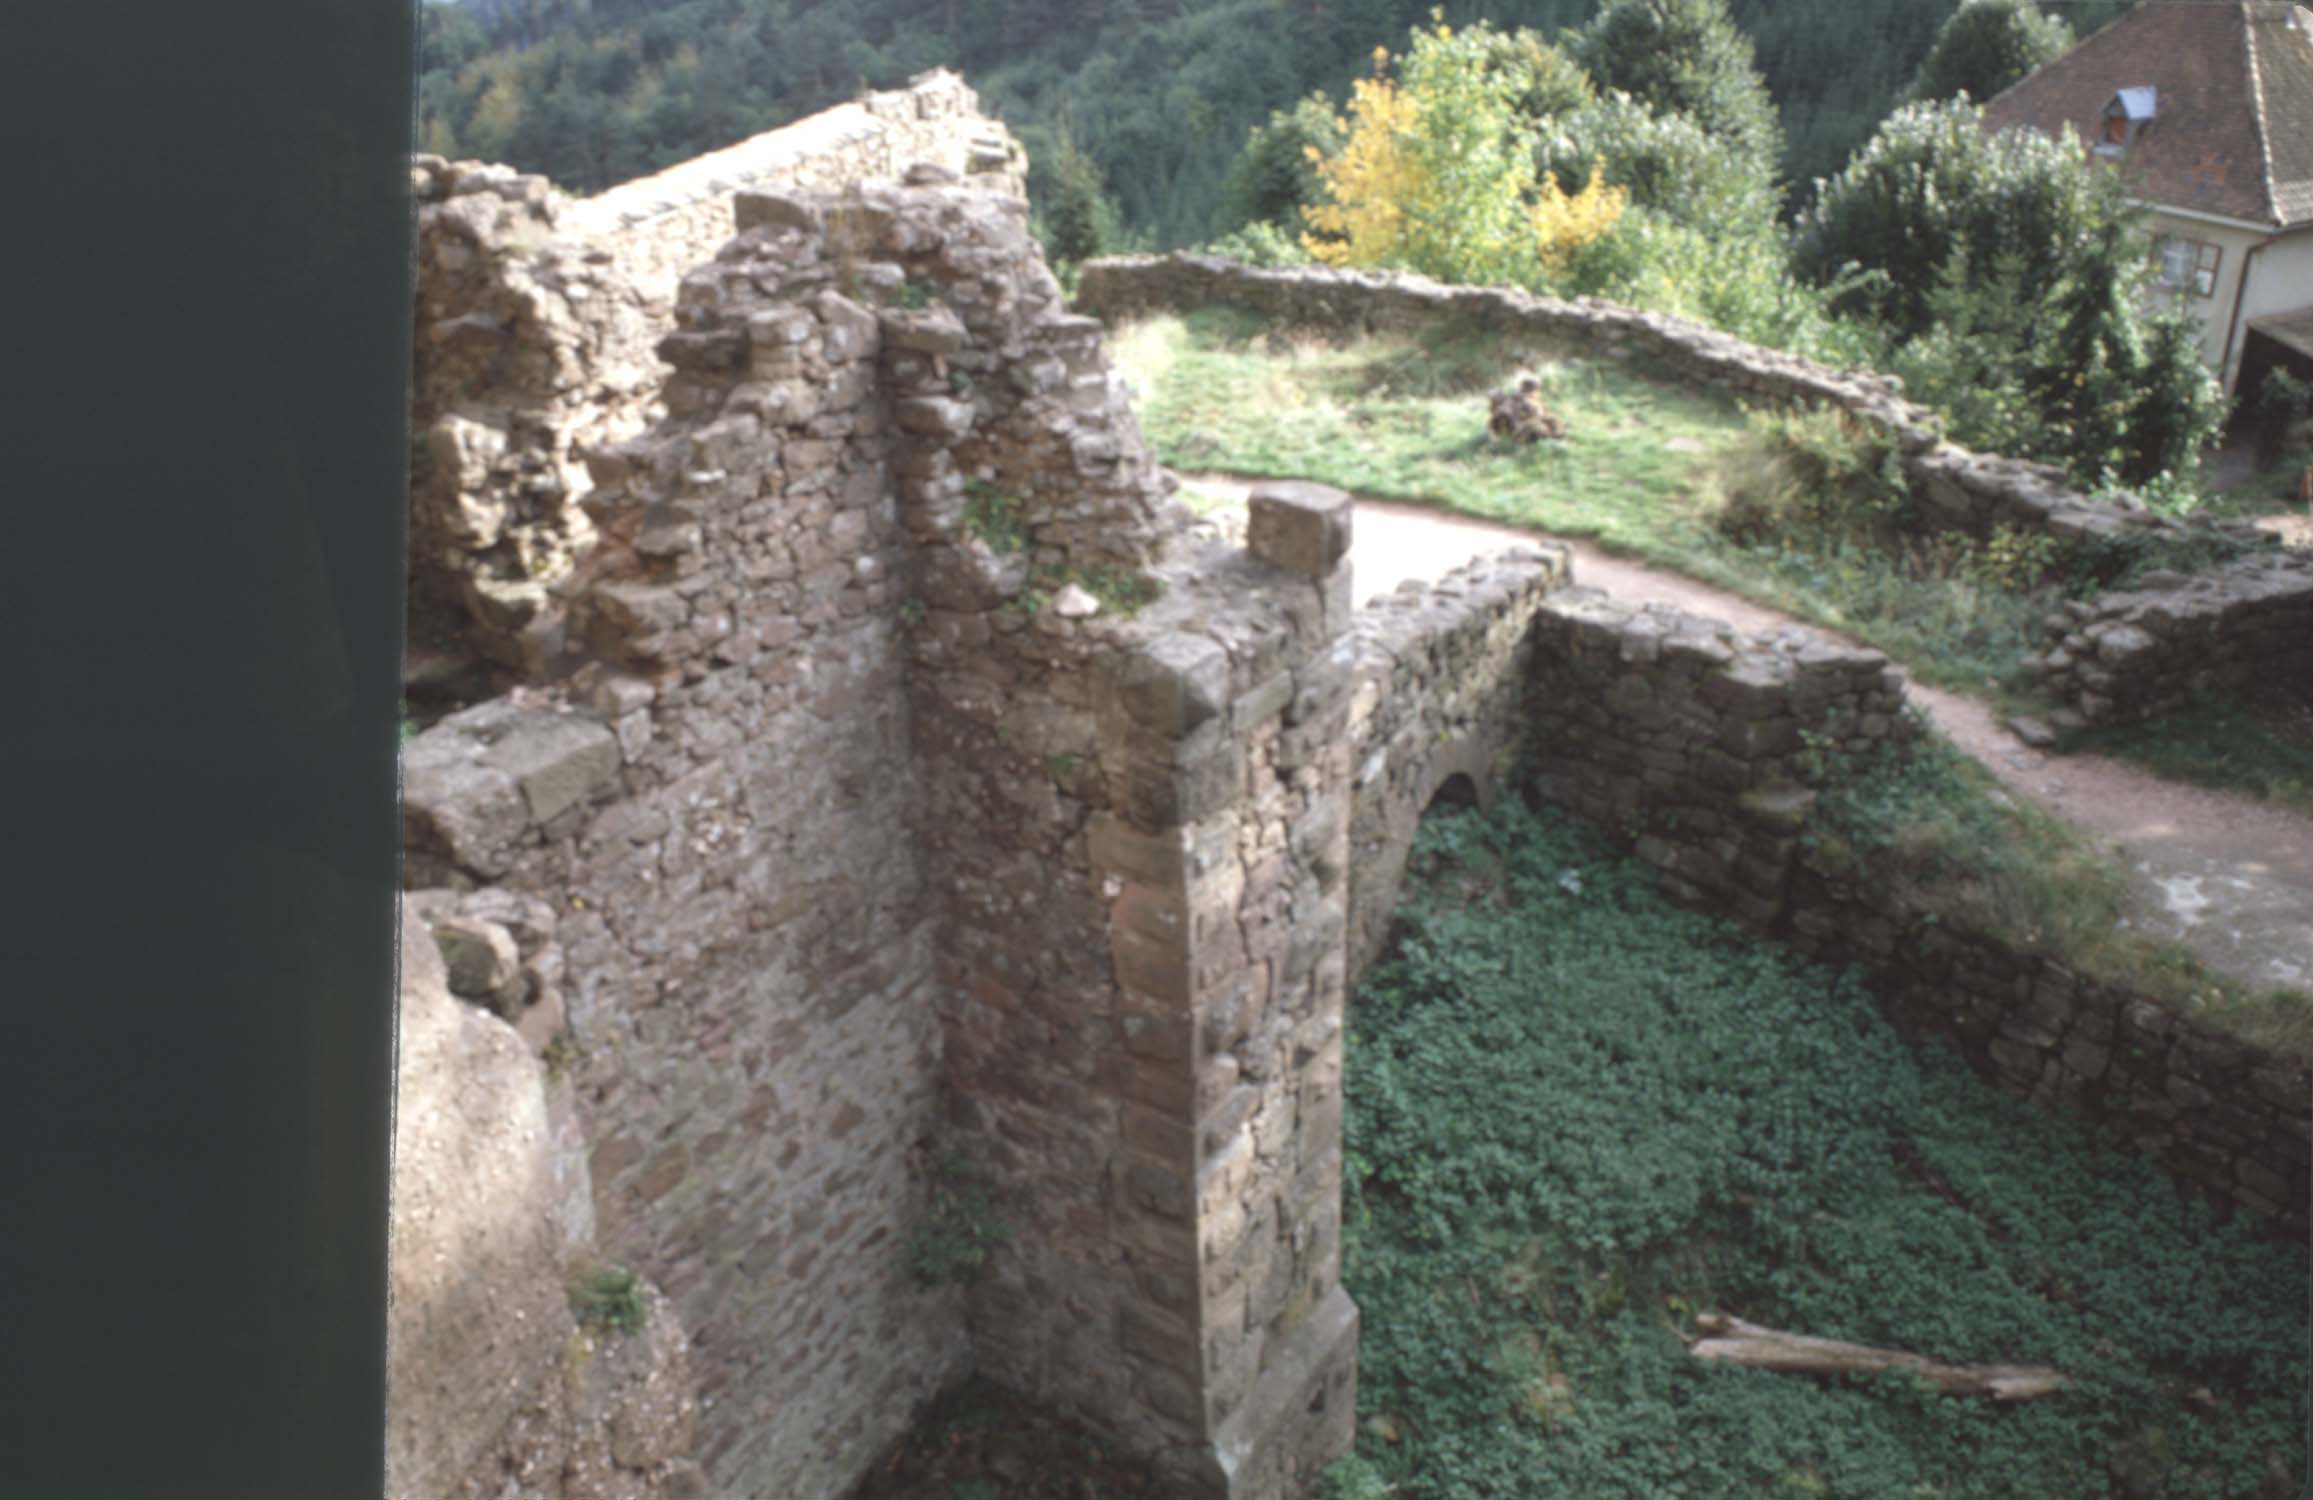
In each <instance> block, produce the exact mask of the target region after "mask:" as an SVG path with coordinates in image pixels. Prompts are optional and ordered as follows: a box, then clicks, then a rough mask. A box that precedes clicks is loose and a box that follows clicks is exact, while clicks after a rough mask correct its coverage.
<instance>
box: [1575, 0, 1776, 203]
mask: <svg viewBox="0 0 2313 1500" xmlns="http://www.w3.org/2000/svg"><path fill="white" fill-rule="evenodd" d="M1568 43H1569V47H1570V50H1571V51H1572V53H1573V57H1574V60H1575V61H1576V62H1577V63H1580V64H1581V65H1582V67H1583V68H1584V69H1585V70H1586V71H1588V73H1589V74H1590V80H1591V82H1592V84H1593V85H1595V86H1596V87H1597V89H1598V90H1599V91H1600V92H1601V93H1607V92H1611V91H1614V90H1620V91H1621V92H1623V93H1625V94H1628V95H1630V96H1631V97H1632V98H1633V99H1635V100H1637V101H1638V102H1639V103H1641V104H1643V105H1645V106H1646V107H1647V108H1648V109H1649V110H1650V111H1652V112H1653V113H1655V114H1657V115H1677V116H1683V117H1685V118H1687V119H1689V120H1692V121H1694V122H1695V124H1696V125H1697V126H1698V127H1699V128H1700V129H1701V130H1702V131H1703V132H1704V133H1705V134H1707V135H1709V136H1711V137H1712V138H1714V139H1717V140H1724V141H1728V142H1731V143H1733V145H1734V146H1735V148H1736V149H1737V151H1738V152H1739V153H1740V155H1741V157H1742V158H1743V160H1744V161H1745V164H1746V168H1747V170H1748V171H1750V172H1753V173H1757V174H1759V175H1762V176H1765V177H1769V178H1772V177H1773V176H1774V174H1775V171H1776V167H1777V164H1778V163H1779V162H1780V161H1781V160H1782V155H1783V132H1782V127H1781V124H1780V123H1779V122H1778V120H1777V118H1776V113H1775V102H1774V100H1773V99H1772V98H1770V97H1769V96H1768V93H1767V85H1766V83H1765V81H1764V80H1763V79H1761V78H1760V76H1759V71H1758V69H1757V68H1756V67H1754V66H1753V54H1752V49H1751V41H1750V38H1749V37H1747V36H1745V35H1744V34H1743V33H1742V31H1741V30H1740V29H1738V28H1737V27H1736V25H1735V22H1734V18H1733V16H1731V15H1730V14H1729V13H1728V10H1727V6H1726V0H1606V4H1604V5H1602V6H1600V7H1599V10H1598V13H1597V14H1596V15H1594V16H1592V17H1591V19H1590V22H1589V24H1588V25H1586V26H1584V27H1583V28H1582V29H1581V30H1580V31H1577V32H1574V33H1572V34H1571V35H1570V36H1569V37H1568Z"/></svg>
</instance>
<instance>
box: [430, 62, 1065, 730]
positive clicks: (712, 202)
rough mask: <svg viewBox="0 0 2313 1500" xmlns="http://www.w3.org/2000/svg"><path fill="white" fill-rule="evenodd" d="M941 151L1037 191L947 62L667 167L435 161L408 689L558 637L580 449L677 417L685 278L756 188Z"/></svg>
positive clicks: (523, 655)
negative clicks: (563, 170)
mask: <svg viewBox="0 0 2313 1500" xmlns="http://www.w3.org/2000/svg"><path fill="white" fill-rule="evenodd" d="M915 162H930V163H934V164H937V165H940V166H944V167H946V168H948V169H949V170H951V171H954V172H957V173H959V174H970V175H972V176H973V177H974V179H975V180H978V181H984V182H988V183H991V184H1001V185H1002V186H1003V187H1005V188H1006V189H1007V190H1009V191H1012V192H1014V193H1024V192H1025V183H1026V162H1025V158H1024V156H1023V154H1022V153H1021V151H1020V149H1019V146H1018V144H1017V143H1016V142H1015V141H1013V139H1012V138H1011V136H1010V135H1009V134H1008V133H1007V132H1006V131H1005V130H1004V128H1003V126H1001V125H1000V124H997V123H996V122H994V121H991V120H988V119H986V118H985V117H983V116H982V115H981V114H980V112H979V104H978V100H977V97H976V96H975V95H974V94H973V93H972V91H971V90H970V89H969V88H968V87H966V86H965V84H964V82H963V80H962V79H960V78H958V77H957V76H956V75H955V74H953V73H949V72H946V71H944V70H941V71H935V72H931V73H927V74H925V75H923V76H922V77H920V78H918V79H916V80H915V81H914V82H913V83H911V84H910V85H909V86H908V87H907V88H905V89H897V90H891V91H888V92H885V93H878V94H869V95H865V96H863V97H862V98H861V99H859V100H857V101H855V102H853V103H851V104H846V105H842V106H840V107H838V108H836V109H832V110H828V111H826V112H824V113H822V114H818V115H814V116H811V117H810V118H808V119H806V120H802V121H799V122H797V123H795V124H793V125H789V126H786V127H783V128H781V129H778V130H774V131H770V132H767V133H765V134H763V135H759V136H756V137H754V138H752V139H750V140H746V141H742V142H740V143H739V144H738V145H735V146H732V147H730V148H728V149H726V150H723V151H718V152H714V153H712V154H710V155H708V156H704V157H700V158H698V159H696V160H694V161H690V162H686V163H684V164H682V165H680V166H677V167H673V168H670V169H668V170H667V171H664V172H661V173H658V174H657V175H655V176H652V177H647V178H643V179H640V180H639V181H636V182H631V183H627V184H624V185H622V186H619V187H615V188H612V189H610V190H609V191H608V192H605V193H603V194H600V195H598V196H596V197H593V198H588V199H572V198H570V197H568V196H566V195H564V194H563V193H561V192H560V191H559V190H557V189H555V188H554V187H553V186H552V185H551V184H550V183H548V182H547V180H546V179H545V178H543V177H538V176H533V175H525V174H521V173H517V172H516V171H514V170H513V169H512V168H510V167H504V166H496V165H486V164H483V163H479V162H448V161H444V160H442V159H441V158H439V157H433V156H419V157H416V158H415V159H414V160H413V162H412V165H411V188H412V196H413V197H414V198H415V200H416V203H417V216H418V226H417V278H416V280H417V300H416V308H415V335H416V342H415V354H416V358H415V366H414V372H413V393H412V402H411V430H412V433H413V445H412V455H411V492H410V500H411V504H410V556H411V597H412V606H413V608H412V622H413V631H412V636H413V642H412V643H413V647H414V648H415V649H414V650H413V652H412V663H411V676H412V683H411V686H412V688H413V691H414V693H415V694H417V695H418V696H420V697H427V696H431V697H434V698H445V697H446V698H451V699H456V698H460V697H469V698H470V697H472V696H474V695H476V694H478V693H480V692H485V691H489V690H493V689H496V688H502V687H503V686H505V685H506V683H507V682H509V681H511V680H518V679H519V678H522V677H525V676H534V675H538V674H539V673H541V672H543V671H544V670H546V668H547V666H548V664H549V663H550V662H552V661H553V660H554V659H555V658H556V657H557V656H558V655H559V654H560V652H561V650H562V640H561V634H560V627H561V619H560V614H559V610H558V608H557V605H556V599H555V594H554V589H555V586H556V585H557V584H558V583H559V582H560V581H561V580H562V579H564V578H565V577H566V576H567V574H568V573H569V570H570V568H571V565H572V563H573V562H574V561H575V559H576V558H577V557H578V556H580V555H582V554H583V553H584V552H585V551H586V549H587V547H588V546H589V545H590V544H591V540H592V531H591V528H590V526H589V524H588V521H587V518H586V516H585V515H584V513H583V511H582V510H581V508H580V506H579V504H578V501H579V499H580V497H581V496H583V494H584V493H585V491H586V489H587V488H588V485H589V483H590V479H589V476H588V474H587V471H586V469H585V466H584V464H583V462H582V460H581V458H580V454H581V452H582V450H583V449H585V448H586V447H588V446H593V445H599V444H602V443H606V442H611V441H616V440H619V439H622V438H625V437H629V436H632V435H634V434H636V433H638V432H640V431H641V430H642V429H643V428H644V427H645V426H646V425H647V424H648V423H649V422H650V421H652V420H655V418H656V417H657V416H658V415H659V414H660V412H659V408H658V405H657V402H658V393H659V388H660V386H661V384H662V383H663V381H664V379H665V377H666V373H667V371H666V367H665V366H664V364H663V363H661V362H660V361H659V360H658V358H657V357H656V355H655V354H654V352H653V350H654V346H655V344H656V343H657V341H658V339H659V338H660V337H661V336H663V335H664V334H665V333H666V332H668V330H669V329H670V328H671V327H672V319H673V302H674V295H675V287H676V284H677V282H678V281H679V280H680V278H681V276H682V275H683V273H684V272H686V271H688V270H689V269H690V268H691V267H693V266H696V265H698V264H700V263H701V262H704V261H706V260H708V259H710V258H711V257H712V256H713V255H714V253H715V251H716V249H717V248H718V247H720V246H721V245H722V244H723V242H724V241H726V240H728V239H729V238H730V237H731V235H732V233H733V231H734V228H735V226H734V224H733V222H732V218H731V201H732V195H733V193H735V192H736V191H738V190H740V189H742V188H749V187H758V186H773V185H779V184H795V185H809V186H831V185H836V184H840V183H844V182H850V181H855V180H858V179H860V178H863V177H867V176H882V177H896V176H897V175H898V174H899V173H900V171H901V170H902V169H903V168H904V167H906V166H908V165H910V164H912V163H915Z"/></svg>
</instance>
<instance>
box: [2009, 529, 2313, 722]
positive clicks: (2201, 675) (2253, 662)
mask: <svg viewBox="0 0 2313 1500" xmlns="http://www.w3.org/2000/svg"><path fill="white" fill-rule="evenodd" d="M2031 665H2032V667H2033V669H2034V670H2035V671H2036V673H2037V674H2038V676H2039V678H2040V681H2041V684H2042V685H2043V686H2044V687H2046V688H2047V690H2048V691H2049V693H2050V694H2051V695H2052V696H2054V697H2055V698H2056V699H2057V700H2058V701H2060V702H2062V703H2064V704H2066V705H2068V706H2069V707H2070V708H2071V710H2072V711H2073V712H2074V713H2076V714H2077V715H2079V717H2080V721H2081V722H2082V723H2084V724H2124V723H2131V722H2135V721H2139V720H2143V719H2152V718H2159V717H2161V716H2162V715H2164V714H2169V713H2173V712H2175V711H2176V710H2178V709H2180V708H2183V707H2185V706H2186V705H2187V704H2189V703H2190V702H2192V701H2193V700H2194V699H2195V698H2198V697H2201V696H2203V695H2212V696H2222V697H2234V696H2239V695H2242V694H2247V693H2254V692H2263V691H2270V690H2274V689H2280V690H2284V691H2288V690H2294V691H2297V692H2304V691H2306V690H2307V689H2309V688H2313V555H2307V554H2305V553H2286V554H2272V555H2268V556H2262V557H2245V558H2239V559H2236V560H2235V561H2233V562H2230V563H2227V564H2225V565H2223V566H2221V567H2218V568H2213V569H2211V570H2209V571H2208V572H2205V573H2201V574H2198V575H2195V576H2192V577H2185V576H2183V575H2180V574H2175V573H2150V574H2146V575H2144V576H2143V577H2141V578H2139V579H2137V580H2136V581H2135V582H2133V583H2132V584H2130V585H2129V587H2127V588H2126V589H2123V590H2119V591H2116V592H2113V593H2109V594H2106V595H2104V596H2103V597H2102V598H2099V599H2095V600H2092V601H2091V600H2075V601H2073V602H2072V603H2069V604H2067V605H2066V606H2065V608H2064V613H2062V614H2060V615H2056V616H2053V617H2051V618H2050V619H2049V621H2048V623H2047V628H2046V635H2045V644H2044V646H2043V648H2042V650H2041V651H2040V653H2039V654H2038V655H2037V656H2035V657H2034V658H2033V659H2032V663H2031Z"/></svg>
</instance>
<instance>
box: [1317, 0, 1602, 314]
mask: <svg viewBox="0 0 2313 1500" xmlns="http://www.w3.org/2000/svg"><path fill="white" fill-rule="evenodd" d="M1516 55H1517V54H1516V52H1515V50H1514V49H1511V48H1505V46H1504V38H1502V37H1501V36H1499V35H1498V34H1496V33H1494V32H1492V31H1491V30H1490V29H1488V28H1486V27H1485V26H1483V25H1480V26H1477V27H1473V28H1470V29H1468V30H1465V31H1462V32H1458V33H1457V32H1456V31H1455V30H1454V29H1453V28H1452V27H1450V26H1448V25H1446V24H1445V23H1444V21H1443V20H1442V19H1438V18H1437V17H1436V16H1435V14H1434V13H1433V23H1432V24H1431V25H1430V26H1428V27H1426V28H1416V29H1415V31H1414V33H1413V45H1412V47H1411V49H1410V50H1409V51H1408V52H1407V54H1406V56H1405V58H1404V59H1403V66H1402V68H1401V73H1402V81H1399V80H1393V79H1391V78H1389V77H1388V76H1387V72H1388V69H1389V67H1390V63H1391V59H1390V55H1389V53H1388V52H1386V51H1383V50H1381V49H1376V50H1375V52H1374V74H1373V76H1372V77H1371V78H1362V79H1359V80H1358V81H1357V83H1356V85H1355V89H1354V92H1353V94H1352V96H1351V100H1350V106H1349V118H1347V119H1345V120H1343V121H1341V122H1340V128H1341V130H1342V132H1343V135H1344V137H1345V143H1344V145H1343V146H1342V148H1341V150H1340V151H1339V152H1337V153H1335V154H1334V155H1332V156H1330V157H1328V156H1324V155H1322V154H1320V153H1319V152H1317V151H1316V150H1315V149H1314V148H1312V149H1311V151H1310V158H1311V160H1312V161H1314V162H1315V163H1316V164H1317V171H1318V177H1319V180H1320V181H1321V182H1322V183H1323V184H1324V186H1325V191H1326V196H1327V198H1328V199H1329V200H1330V201H1328V202H1325V203H1317V204H1309V205H1305V206H1304V207H1303V209H1302V216H1303V217H1304V218H1305V219H1306V220H1307V221H1308V223H1309V224H1310V225H1311V227H1312V231H1313V232H1311V233H1309V234H1306V235H1304V236H1303V237H1302V244H1303V247H1304V248H1305V249H1307V250H1308V251H1309V253H1310V255H1311V256H1313V257H1314V258H1316V259H1317V260H1319V261H1321V262H1323V263H1324V264H1326V265H1333V266H1372V267H1395V268H1401V269H1405V270H1411V271H1419V272H1421V273H1423V274H1424V275H1428V276H1435V277H1437V278H1438V279H1439V280H1441V281H1457V282H1513V283H1518V284H1521V285H1528V286H1536V285H1542V284H1544V283H1546V282H1548V281H1550V280H1552V279H1554V278H1556V277H1559V276H1562V275H1564V274H1565V272H1566V270H1567V267H1568V262H1569V258H1570V257H1571V256H1572V255H1573V254H1574V252H1576V251H1577V250H1579V249H1580V248H1581V247H1582V246H1584V245H1586V244H1589V243H1590V242H1592V241H1593V240H1596V239H1598V238H1599V237H1601V236H1602V235H1605V234H1606V233H1607V232H1609V231H1610V230H1612V229H1613V228H1614V226H1615V224H1616V222H1618V221H1619V220H1620V218H1621V216H1622V212H1623V209H1624V208H1625V207H1626V206H1627V204H1628V202H1629V195H1628V194H1627V193H1626V192H1624V191H1623V190H1622V189H1620V188H1609V187H1607V186H1606V185H1605V184H1604V182H1603V180H1602V172H1600V171H1594V172H1593V173H1592V175H1591V181H1590V183H1589V184H1588V185H1587V186H1585V187H1584V188H1583V190H1582V191H1581V192H1579V193H1575V194H1571V195H1570V194H1567V193H1566V192H1564V191H1563V190H1562V189H1561V188H1560V187H1559V185H1558V181H1557V179H1556V178H1555V177H1552V176H1544V177H1542V178H1541V179H1540V180H1539V181H1537V179H1536V173H1535V168H1534V155H1535V139H1534V137H1535V129H1534V125H1533V123H1532V122H1531V121H1529V120H1527V119H1525V118H1524V117H1523V116H1522V115H1521V113H1520V112H1519V109H1518V107H1517V105H1518V100H1519V97H1520V94H1521V92H1522V91H1523V90H1524V89H1526V88H1527V87H1528V86H1529V84H1530V82H1531V80H1529V79H1527V78H1525V77H1523V76H1521V75H1520V73H1519V71H1518V69H1517V68H1516V67H1515V66H1514V65H1512V62H1513V61H1514V59H1515V57H1516Z"/></svg>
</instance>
